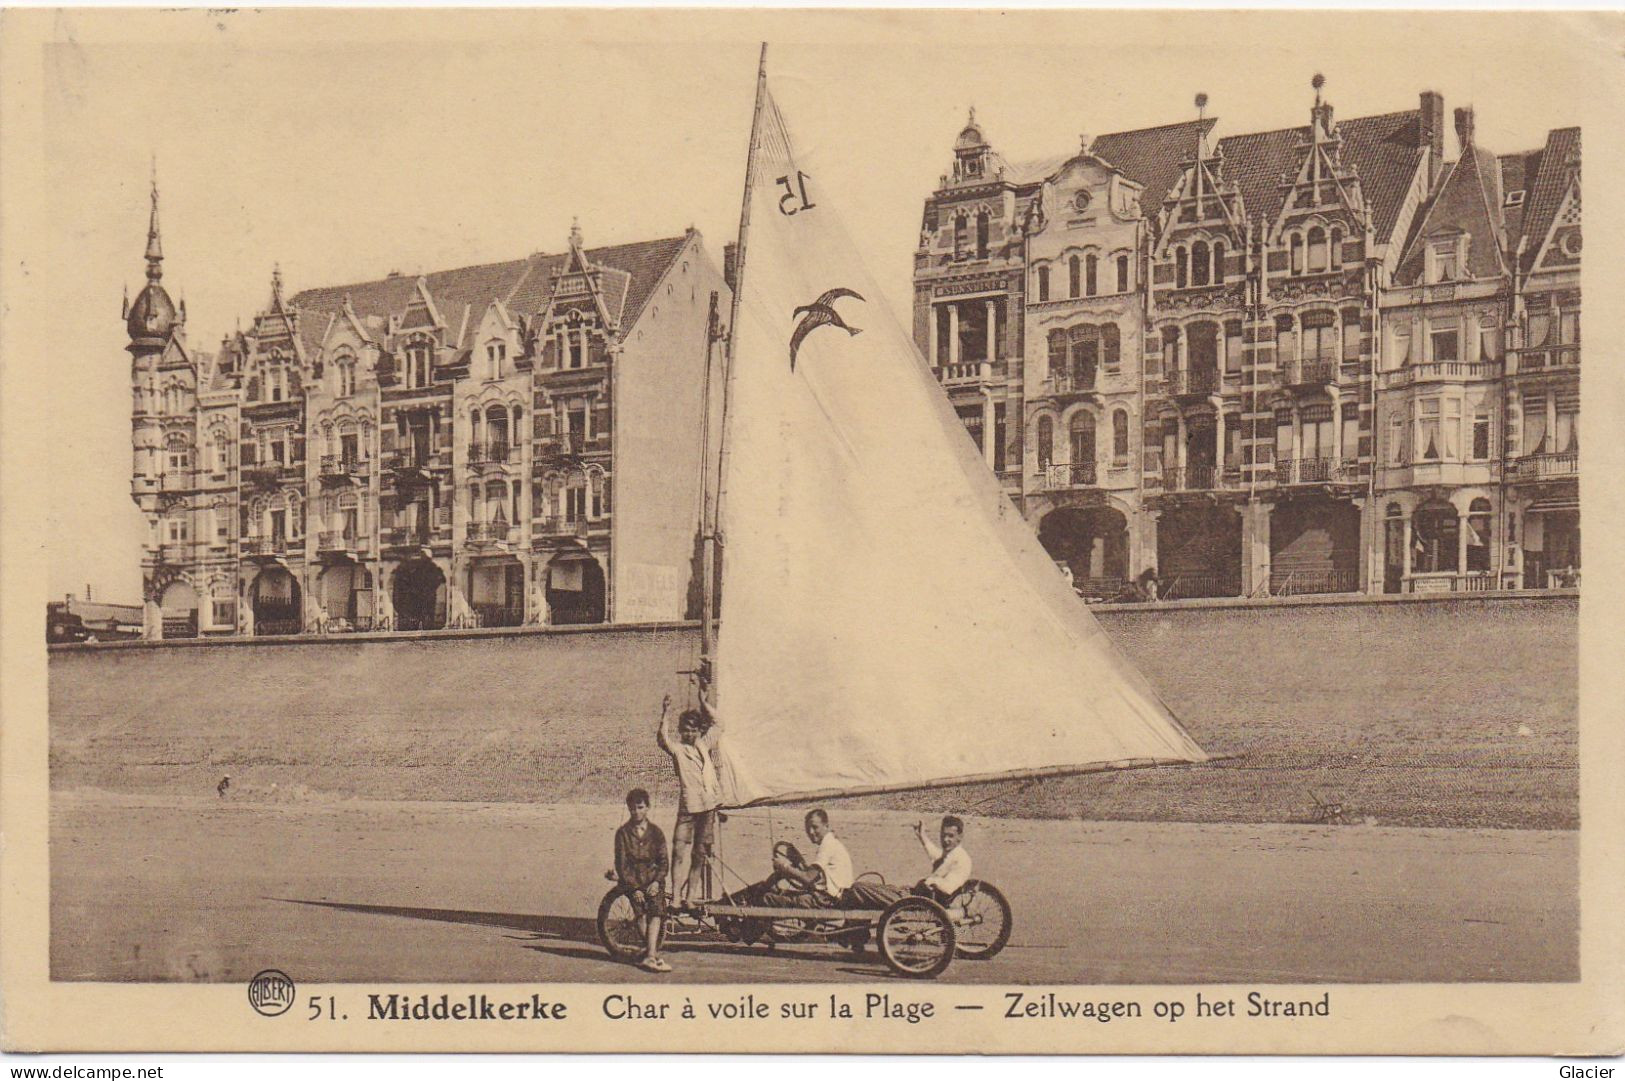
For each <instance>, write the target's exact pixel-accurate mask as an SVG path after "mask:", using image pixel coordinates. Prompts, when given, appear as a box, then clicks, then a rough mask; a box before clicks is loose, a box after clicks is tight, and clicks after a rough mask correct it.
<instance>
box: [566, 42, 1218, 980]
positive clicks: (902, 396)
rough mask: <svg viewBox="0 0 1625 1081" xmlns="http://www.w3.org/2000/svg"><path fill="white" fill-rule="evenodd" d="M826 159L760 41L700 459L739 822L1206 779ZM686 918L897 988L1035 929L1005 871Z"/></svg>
mask: <svg viewBox="0 0 1625 1081" xmlns="http://www.w3.org/2000/svg"><path fill="white" fill-rule="evenodd" d="M802 91H803V92H807V93H813V92H816V88H809V87H806V86H803V87H802ZM969 134H970V133H969V132H967V133H966V135H962V136H961V138H967V137H968V136H969ZM977 138H978V139H979V138H980V136H979V135H978V136H977ZM836 143H837V144H838V143H839V140H836ZM825 145H826V146H828V145H832V144H828V143H826V144H825ZM826 168H828V169H838V168H840V166H839V164H835V163H831V162H830V161H829V160H828V159H827V157H822V156H821V155H820V153H819V151H818V150H813V151H811V152H807V153H801V152H798V149H797V147H796V145H795V142H794V140H792V138H791V136H790V133H789V129H788V127H787V125H786V123H785V118H784V114H783V113H782V111H781V110H780V107H779V104H778V103H777V102H776V101H775V100H774V97H773V95H772V94H771V93H770V91H769V87H768V77H767V46H766V45H765V44H764V45H763V46H762V59H761V65H760V67H759V69H758V71H757V79H756V106H755V111H754V113H753V115H752V120H751V137H750V150H749V155H748V157H747V159H746V166H745V197H744V202H743V205H742V207H741V209H740V217H739V238H738V242H737V244H736V246H735V251H734V253H733V255H734V258H733V266H734V274H733V278H732V281H731V285H732V287H733V295H732V308H731V312H732V315H731V320H730V322H729V324H728V326H727V327H726V328H724V327H723V325H722V323H721V319H720V308H719V302H718V296H717V294H716V293H713V294H712V297H711V317H710V319H709V321H708V326H707V328H706V331H705V333H706V335H707V350H706V357H707V362H706V369H705V376H704V381H703V384H704V389H703V399H702V401H703V406H702V411H701V415H702V423H701V438H700V443H701V453H700V454H698V455H697V457H698V458H699V460H700V467H699V469H700V475H701V483H700V499H699V507H698V508H697V509H698V517H699V539H700V542H701V550H700V555H701V567H700V568H699V577H700V584H701V589H700V602H701V603H700V635H699V656H698V657H697V658H696V665H695V667H694V669H693V673H692V674H693V675H694V676H695V677H696V681H697V683H698V684H699V691H700V697H701V699H702V700H703V701H704V702H705V703H707V704H708V705H710V706H716V707H718V708H719V709H720V711H721V712H720V714H719V715H718V716H720V717H722V718H725V719H726V721H725V724H724V727H723V729H722V734H721V738H720V741H719V742H718V743H717V750H716V754H715V755H714V765H715V767H716V770H717V782H718V788H719V791H720V792H721V796H722V798H721V800H720V805H721V807H722V808H723V809H743V808H750V807H763V806H771V805H776V804H787V803H799V804H803V805H807V804H815V803H819V802H823V801H827V800H835V799H841V798H845V797H849V796H863V795H871V794H878V793H896V792H909V791H916V790H922V789H930V788H943V787H949V786H956V785H966V784H980V783H987V782H1002V781H1015V780H1031V779H1037V778H1043V777H1056V776H1066V775H1072V774H1082V773H1092V772H1097V771H1101V770H1111V769H1126V768H1136V767H1143V766H1156V765H1164V764H1170V765H1171V764H1179V765H1186V764H1189V763H1193V762H1202V761H1205V760H1206V758H1207V756H1206V755H1205V754H1204V753H1203V751H1202V749H1201V748H1200V747H1198V746H1197V745H1196V743H1195V741H1193V740H1192V739H1191V738H1190V736H1189V735H1187V734H1186V732H1185V730H1184V729H1183V728H1182V727H1181V726H1180V724H1179V722H1178V721H1177V720H1176V719H1175V718H1174V716H1173V714H1172V713H1171V712H1170V711H1169V710H1168V707H1167V706H1166V705H1165V704H1163V702H1162V701H1161V699H1160V698H1158V696H1157V694H1156V692H1155V690H1154V689H1153V688H1152V687H1151V686H1150V684H1149V683H1148V682H1147V681H1146V679H1145V677H1144V676H1143V675H1142V674H1141V673H1140V672H1139V670H1138V669H1136V668H1135V667H1134V665H1133V664H1132V663H1131V662H1130V661H1129V660H1128V659H1127V658H1126V657H1124V656H1123V655H1122V654H1121V653H1120V652H1118V650H1117V648H1116V646H1115V645H1114V644H1113V643H1112V642H1111V640H1110V639H1109V638H1108V637H1107V636H1106V633H1105V632H1104V631H1103V630H1102V629H1101V627H1100V626H1099V624H1098V623H1097V622H1096V621H1095V619H1094V617H1093V615H1091V614H1090V613H1089V611H1088V609H1087V608H1086V607H1085V606H1084V605H1083V604H1081V603H1080V602H1079V601H1078V598H1077V596H1076V595H1075V594H1074V593H1073V592H1072V590H1071V588H1070V587H1069V585H1068V584H1067V582H1066V579H1065V578H1064V577H1063V576H1062V575H1061V574H1059V573H1058V572H1057V571H1056V567H1055V563H1054V561H1053V560H1052V559H1051V558H1050V556H1049V554H1048V553H1047V552H1046V551H1045V550H1044V549H1043V547H1042V546H1041V545H1040V544H1039V542H1038V538H1037V536H1036V535H1035V533H1034V531H1033V530H1032V528H1031V526H1029V525H1028V523H1027V522H1026V521H1024V520H1023V519H1022V517H1021V515H1020V514H1019V513H1017V512H1016V510H1015V508H1014V507H1013V506H1012V505H1011V503H1010V500H1009V498H1008V497H1007V496H1006V494H1005V492H1004V489H1003V487H1002V485H1001V483H1000V481H999V479H998V477H997V476H996V475H995V474H994V473H993V471H992V470H991V469H990V468H989V463H990V462H991V460H992V459H991V454H990V453H989V452H984V448H983V447H981V446H978V445H976V444H975V443H974V442H973V441H972V439H970V438H967V431H966V427H965V424H964V422H963V421H962V420H961V418H960V417H959V415H958V414H957V413H956V412H955V411H954V408H953V407H952V405H951V404H950V403H949V401H948V398H947V396H946V395H945V394H944V393H943V392H942V386H941V382H940V381H939V377H943V378H945V377H946V371H947V370H946V369H944V370H943V371H941V372H938V371H934V370H933V366H937V365H939V362H940V361H941V359H942V357H941V352H942V351H941V350H937V349H935V348H934V345H935V343H936V342H937V337H938V335H937V334H936V333H932V334H931V335H930V340H931V341H932V342H933V350H932V351H933V353H934V354H936V355H933V356H932V357H929V358H922V357H921V355H920V352H919V350H918V348H917V347H916V345H915V343H914V340H913V338H912V337H911V336H910V334H909V332H908V331H906V330H904V329H903V326H902V324H901V323H899V322H898V321H897V320H896V319H895V318H894V317H893V316H892V315H891V313H890V312H889V311H888V310H887V309H886V307H885V305H883V304H882V303H881V298H882V296H883V291H882V290H881V288H880V286H879V285H878V284H876V282H875V281H874V279H873V278H872V277H871V276H870V275H869V273H868V271H867V270H866V269H865V268H864V266H863V261H862V259H860V258H859V257H858V255H857V252H856V251H855V249H854V248H853V247H852V244H851V241H850V239H849V238H848V234H847V232H846V230H845V229H844V227H843V226H842V225H841V224H840V221H839V219H838V218H837V217H836V216H835V214H834V208H833V206H832V204H831V200H830V199H829V193H828V191H827V190H826V189H824V188H823V187H822V186H821V178H822V177H823V176H824V175H825V170H826ZM753 221H754V222H755V232H754V233H753V232H752V223H753ZM1001 228H1002V226H1001ZM944 258H946V256H944ZM955 296H957V294H955ZM957 302H958V301H957V300H945V301H944V303H957ZM935 303H936V302H935V301H933V304H935ZM931 310H932V312H933V321H936V320H935V313H936V312H937V310H938V308H937V307H935V306H934V307H933V308H932V309H931ZM950 314H951V313H950ZM957 325H958V324H957V322H956V321H955V320H952V319H950V320H948V326H949V328H950V330H953V328H955V327H957ZM937 329H939V330H940V327H938V328H937ZM988 342H989V348H990V349H991V347H992V334H991V325H990V334H989V339H988ZM948 353H949V356H951V357H956V356H957V355H958V347H957V346H954V347H953V348H951V349H950V350H949V351H948ZM719 354H720V362H721V387H720V391H721V393H720V394H719V395H714V393H713V387H714V380H713V371H714V370H715V369H716V368H717V360H718V356H719ZM986 366H987V365H986V364H983V365H982V368H984V369H985V368H986ZM954 367H966V368H976V367H977V366H976V365H954ZM714 397H716V398H719V399H720V401H719V402H718V408H715V409H713V408H712V406H713V398H714ZM717 416H720V424H717V425H715V426H714V425H713V420H714V419H716V417H717ZM984 428H985V431H984V433H983V434H985V435H992V434H993V426H992V425H991V424H988V425H985V426H984ZM679 573H680V572H679ZM719 582H722V583H726V585H727V591H726V596H725V597H724V602H725V605H726V613H725V614H726V619H725V621H723V622H721V623H719V621H718V614H719V613H718V593H717V591H718V586H719ZM706 896H707V897H708V898H709V897H715V896H716V894H715V893H714V892H713V891H710V890H707V892H706ZM672 922H673V923H674V924H675V927H674V928H673V929H672V930H671V931H669V932H668V933H670V934H673V935H674V936H675V937H677V938H683V937H687V936H689V935H704V936H716V937H719V938H720V939H723V940H727V939H731V938H735V937H737V938H738V939H739V940H740V941H745V940H746V939H748V938H751V937H753V936H754V934H755V933H756V932H758V931H760V930H761V929H762V928H763V927H764V926H765V927H766V933H765V935H764V936H763V940H764V941H766V942H768V943H769V944H773V943H777V942H786V941H827V942H831V943H840V944H846V945H860V946H861V945H864V944H865V943H866V942H867V941H868V940H869V939H870V938H872V939H873V940H874V942H875V944H876V946H877V947H878V949H879V951H880V954H881V956H882V957H883V958H884V959H885V961H886V963H887V964H888V965H890V966H891V967H892V969H893V970H895V971H897V972H900V973H903V974H905V975H909V976H923V977H928V976H935V975H938V974H939V973H941V972H942V971H943V970H944V969H946V968H947V966H948V965H949V963H950V962H951V961H952V960H953V958H954V956H955V955H956V954H957V955H959V956H962V957H982V958H986V957H992V956H994V955H995V954H997V953H998V952H999V951H1000V950H1001V949H1003V948H1004V946H1005V944H1006V943H1007V942H1008V941H1009V936H1010V928H1011V917H1010V905H1009V903H1008V901H1007V900H1006V899H1005V896H1004V894H1003V893H1002V892H1001V891H1000V890H998V889H997V888H996V887H994V886H992V885H991V884H989V883H987V882H985V881H978V882H969V883H967V884H966V885H965V887H964V889H962V890H960V891H959V892H957V893H956V894H955V895H954V896H953V897H952V898H949V899H948V903H947V904H939V903H937V901H936V900H933V899H931V898H926V897H913V896H909V897H903V898H901V899H900V900H897V901H895V902H892V903H890V904H888V905H887V906H886V907H885V908H883V909H881V908H864V909H850V910H843V909H833V910H832V909H801V908H778V907H765V906H743V905H736V904H732V903H729V902H727V901H716V900H708V901H705V902H703V903H699V904H695V905H691V906H687V907H685V908H684V909H683V910H681V911H680V912H678V913H677V914H676V919H675V921H672ZM598 930H599V935H600V937H601V939H602V940H603V943H604V946H605V947H606V948H607V949H608V950H609V951H610V952H611V953H612V954H614V955H616V956H617V957H628V958H630V957H633V956H636V954H637V952H638V951H639V950H640V949H641V942H642V936H641V934H639V933H638V932H639V931H640V920H639V915H638V912H637V911H636V907H635V906H634V905H633V903H632V899H631V898H630V897H628V896H627V895H626V894H625V893H624V892H622V891H621V890H619V889H618V888H617V889H612V890H611V891H610V892H609V894H608V896H606V897H605V898H604V899H603V903H602V904H601V905H600V907H599V913H598Z"/></svg>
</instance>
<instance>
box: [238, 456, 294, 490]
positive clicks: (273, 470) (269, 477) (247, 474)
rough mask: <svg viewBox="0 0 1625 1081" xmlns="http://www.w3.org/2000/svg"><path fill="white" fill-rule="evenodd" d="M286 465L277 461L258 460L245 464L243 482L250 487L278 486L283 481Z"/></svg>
mask: <svg viewBox="0 0 1625 1081" xmlns="http://www.w3.org/2000/svg"><path fill="white" fill-rule="evenodd" d="M285 468H286V467H285V466H283V465H281V464H279V463H277V462H258V463H254V464H250V465H245V466H243V469H242V480H243V484H245V485H247V486H248V487H250V488H276V487H277V486H278V485H280V484H281V483H282V473H283V470H284V469H285Z"/></svg>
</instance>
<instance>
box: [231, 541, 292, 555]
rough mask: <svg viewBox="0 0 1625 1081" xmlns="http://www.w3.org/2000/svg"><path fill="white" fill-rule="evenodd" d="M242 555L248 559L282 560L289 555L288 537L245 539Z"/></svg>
mask: <svg viewBox="0 0 1625 1081" xmlns="http://www.w3.org/2000/svg"><path fill="white" fill-rule="evenodd" d="M242 553H243V556H244V557H245V558H248V559H281V558H283V557H284V556H286V555H287V554H288V539H287V538H286V537H244V538H243V540H242Z"/></svg>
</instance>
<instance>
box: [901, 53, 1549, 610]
mask: <svg viewBox="0 0 1625 1081" xmlns="http://www.w3.org/2000/svg"><path fill="white" fill-rule="evenodd" d="M1313 91H1314V97H1313V101H1312V103H1311V104H1310V106H1309V110H1308V112H1309V116H1308V123H1307V124H1305V125H1304V126H1301V127H1292V128H1283V129H1280V130H1275V131H1266V132H1250V133H1240V134H1234V135H1224V136H1222V137H1219V138H1215V135H1216V134H1217V128H1218V123H1217V121H1216V120H1214V119H1212V118H1209V117H1207V116H1206V115H1205V105H1206V100H1205V96H1199V97H1198V100H1197V107H1198V115H1197V117H1196V118H1195V119H1194V120H1190V121H1186V122H1183V123H1177V124H1170V125H1166V126H1162V127H1157V128H1149V129H1141V130H1137V131H1130V132H1121V133H1115V134H1111V135H1103V136H1099V137H1096V138H1092V139H1091V138H1089V137H1088V136H1085V137H1084V138H1083V140H1082V144H1081V146H1080V149H1079V151H1078V152H1077V153H1075V154H1073V155H1071V156H1069V157H1065V158H1058V159H1054V160H1051V161H1045V162H1037V163H1034V164H1031V165H1021V166H1013V165H1009V164H1007V163H1006V162H1005V161H1004V160H1003V159H1002V157H1000V156H999V155H998V153H997V152H996V151H995V150H994V149H993V147H992V145H991V143H990V142H989V140H988V139H987V138H986V137H985V135H984V134H983V131H982V128H981V127H980V126H979V125H978V124H977V123H976V121H975V117H974V114H973V115H972V118H971V120H970V122H969V123H967V125H966V127H965V128H964V130H963V131H961V133H960V135H959V137H958V139H957V140H956V141H955V144H954V151H953V152H954V162H953V169H952V172H951V173H950V174H948V175H945V176H944V177H943V178H942V182H941V184H940V186H939V188H938V190H937V191H935V192H934V193H933V194H932V195H931V196H930V197H929V198H928V199H927V200H926V204H925V214H924V223H923V229H922V233H921V242H920V246H919V249H918V250H917V251H916V253H915V273H914V278H915V334H916V338H917V340H918V343H919V345H920V347H921V350H922V352H923V353H924V354H925V356H926V357H927V358H928V359H929V362H930V363H931V365H932V367H933V368H934V369H935V370H936V372H937V374H938V377H939V379H940V381H941V382H942V383H943V386H944V388H945V389H946V391H947V393H948V394H949V395H950V397H951V399H952V400H953V402H954V404H955V407H956V408H957V409H958V411H959V413H960V415H961V416H962V417H963V418H964V420H965V422H966V427H967V429H968V430H969V431H970V434H971V436H972V438H974V439H976V440H977V441H978V443H979V444H980V446H981V447H982V448H983V450H984V452H985V453H986V455H987V457H988V461H989V464H990V465H991V466H992V467H993V468H994V469H996V470H998V471H999V473H1000V476H1001V479H1002V480H1003V482H1004V486H1005V489H1006V491H1007V492H1008V493H1009V494H1010V496H1011V498H1012V499H1013V500H1014V501H1015V502H1016V503H1017V505H1018V506H1019V507H1020V508H1021V509H1022V511H1023V513H1024V514H1025V515H1026V516H1027V518H1028V519H1029V521H1031V522H1032V524H1033V526H1034V527H1035V528H1036V529H1037V530H1038V533H1039V536H1040V538H1041V540H1042V541H1043V542H1044V544H1045V546H1046V547H1047V548H1048V549H1049V551H1050V552H1051V554H1052V555H1054V556H1055V557H1056V559H1057V561H1058V562H1060V563H1062V564H1064V565H1065V566H1067V567H1068V569H1069V570H1070V572H1071V573H1072V575H1073V579H1074V582H1075V583H1076V584H1077V586H1078V588H1079V590H1080V592H1082V593H1084V594H1085V595H1088V596H1091V597H1096V598H1107V597H1112V596H1117V595H1120V594H1123V592H1124V590H1125V586H1126V584H1127V583H1128V582H1129V580H1130V579H1132V578H1134V577H1136V576H1138V575H1140V574H1142V573H1143V572H1145V571H1152V570H1154V571H1155V573H1156V575H1157V578H1158V585H1159V588H1160V591H1161V595H1162V596H1164V597H1199V596H1266V595H1285V594H1299V593H1340V592H1378V591H1388V592H1401V591H1405V592H1410V591H1425V590H1438V589H1444V590H1478V589H1492V588H1508V587H1513V586H1520V587H1524V586H1527V587H1545V586H1548V585H1558V584H1567V583H1570V582H1573V581H1577V574H1578V572H1577V568H1578V565H1579V545H1578V536H1579V508H1578V500H1577V496H1576V487H1575V485H1576V477H1577V474H1578V469H1577V462H1578V459H1577V439H1578V423H1577V421H1578V363H1579V344H1578V342H1579V314H1578V305H1579V282H1578V274H1579V252H1580V241H1579V237H1580V221H1579V216H1580V205H1579V132H1578V131H1577V130H1575V129H1563V130H1560V131H1554V132H1552V133H1551V135H1550V136H1549V138H1548V140H1547V143H1546V145H1545V146H1544V147H1542V148H1541V149H1539V150H1534V151H1529V152H1526V153H1522V154H1508V155H1501V156H1497V155H1495V154H1493V153H1491V152H1489V151H1488V150H1485V149H1484V148H1482V147H1480V146H1479V145H1478V144H1477V142H1476V139H1475V137H1474V132H1473V115H1472V111H1471V110H1470V109H1458V110H1456V115H1455V121H1456V123H1455V128H1456V139H1455V141H1454V142H1455V146H1453V147H1447V145H1446V144H1447V135H1448V130H1447V129H1448V124H1447V119H1446V115H1445V104H1444V101H1443V99H1442V97H1441V96H1440V95H1438V94H1436V93H1433V92H1431V91H1429V92H1423V93H1422V94H1420V95H1419V98H1418V102H1417V107H1416V108H1414V109H1408V110H1404V111H1399V112H1392V113H1385V114H1381V115H1377V116H1370V117H1357V118H1352V119H1343V120H1338V119H1336V118H1335V116H1334V112H1333V108H1332V106H1331V104H1330V103H1329V102H1328V101H1326V100H1325V98H1324V95H1323V80H1321V79H1320V78H1319V77H1318V76H1317V77H1316V79H1315V80H1314V86H1313ZM1018 418H1019V419H1018ZM1520 538H1521V539H1520Z"/></svg>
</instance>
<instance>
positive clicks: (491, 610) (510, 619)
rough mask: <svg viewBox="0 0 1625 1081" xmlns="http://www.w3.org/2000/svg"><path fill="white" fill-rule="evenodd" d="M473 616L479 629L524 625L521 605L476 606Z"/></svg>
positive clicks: (523, 611)
mask: <svg viewBox="0 0 1625 1081" xmlns="http://www.w3.org/2000/svg"><path fill="white" fill-rule="evenodd" d="M474 616H475V618H476V620H477V621H478V622H479V625H480V626H481V627H520V626H523V625H524V623H525V609H524V606H523V605H516V606H513V607H509V606H508V605H504V604H476V605H474Z"/></svg>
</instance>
